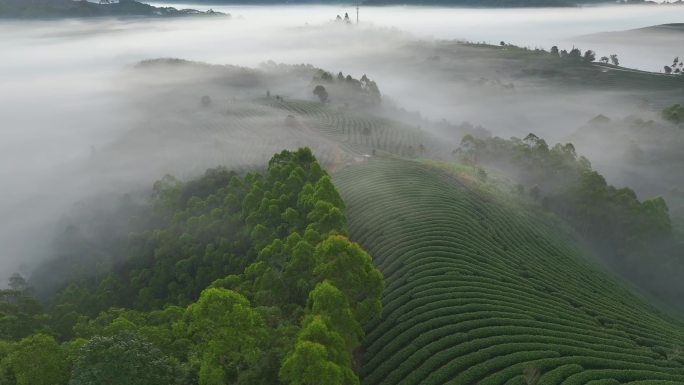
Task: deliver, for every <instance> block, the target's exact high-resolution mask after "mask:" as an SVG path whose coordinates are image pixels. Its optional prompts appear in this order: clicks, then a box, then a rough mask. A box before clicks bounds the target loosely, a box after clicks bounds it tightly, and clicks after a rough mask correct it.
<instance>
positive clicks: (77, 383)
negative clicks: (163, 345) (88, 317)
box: [50, 331, 182, 385]
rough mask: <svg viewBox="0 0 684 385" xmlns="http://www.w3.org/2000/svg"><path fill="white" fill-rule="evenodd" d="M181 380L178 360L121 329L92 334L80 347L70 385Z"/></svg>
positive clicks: (132, 384) (160, 384) (127, 384)
mask: <svg viewBox="0 0 684 385" xmlns="http://www.w3.org/2000/svg"><path fill="white" fill-rule="evenodd" d="M181 380H182V373H181V372H180V369H179V365H178V362H176V361H175V360H174V359H172V358H170V357H168V356H167V355H165V354H164V353H163V352H162V351H161V350H159V349H158V348H157V347H155V346H154V345H153V344H151V343H150V342H148V341H147V340H146V339H144V338H143V337H141V336H138V335H136V334H134V333H131V332H128V331H121V332H118V333H116V334H114V335H112V336H95V337H93V338H91V339H90V340H89V341H88V342H87V343H85V344H84V345H83V346H81V348H80V349H79V351H78V357H77V358H76V361H75V363H74V368H73V373H72V376H71V380H70V381H69V385H101V384H112V385H169V384H175V383H180V381H181ZM50 384H53V382H50Z"/></svg>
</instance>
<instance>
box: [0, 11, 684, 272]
mask: <svg viewBox="0 0 684 385" xmlns="http://www.w3.org/2000/svg"><path fill="white" fill-rule="evenodd" d="M164 5H168V4H164ZM171 5H172V6H176V7H178V8H199V7H200V6H197V5H193V4H171ZM213 8H214V10H218V11H223V12H227V13H230V14H231V16H232V17H230V18H227V17H226V18H211V19H193V18H185V19H172V20H162V19H159V20H144V19H97V20H63V21H31V22H27V21H22V22H11V21H1V22H0V36H1V37H2V38H0V52H2V53H3V55H2V60H0V89H2V93H0V135H1V137H2V140H1V141H0V157H1V159H0V178H1V179H0V180H2V181H3V195H2V197H0V278H4V277H8V276H9V275H10V274H11V273H12V272H14V271H21V272H22V273H25V274H28V273H29V272H30V270H31V268H32V267H33V265H34V264H35V263H36V262H38V261H40V260H42V259H44V258H45V257H46V256H47V254H48V250H49V247H50V243H51V241H52V237H53V234H54V231H55V227H56V226H57V224H58V223H59V222H60V220H61V219H62V218H63V216H64V215H65V213H67V212H69V210H70V209H71V208H72V207H73V205H74V204H75V203H76V202H79V201H82V200H84V199H88V198H89V197H92V196H97V195H102V194H104V195H107V194H123V193H127V192H130V191H144V190H145V189H149V188H150V186H151V185H152V183H153V182H154V181H155V180H156V179H159V178H161V177H162V176H163V175H164V174H167V173H169V174H173V175H176V176H179V177H189V176H192V175H196V174H198V173H200V172H202V170H203V169H205V168H207V167H212V166H216V165H219V164H222V165H225V166H227V167H229V168H248V167H250V165H255V164H258V163H260V162H262V163H263V160H264V159H267V157H268V155H270V154H271V153H273V152H275V151H279V150H280V149H282V148H284V147H286V148H296V147H298V146H301V145H310V146H313V147H315V148H316V149H319V150H321V152H323V153H325V154H328V155H327V156H328V157H329V158H330V159H337V158H339V157H340V156H341V155H339V154H341V153H342V151H338V150H337V149H336V148H337V146H338V145H337V144H335V143H332V142H330V141H326V140H325V139H324V138H321V137H316V136H314V135H306V134H304V135H302V134H301V133H299V134H297V133H296V132H294V131H288V128H287V127H286V126H285V125H284V124H283V116H282V114H280V113H279V114H275V115H269V113H272V111H270V112H269V111H266V112H265V115H264V117H263V118H262V120H263V121H262V122H260V123H258V125H259V126H261V127H263V128H264V130H266V129H268V127H277V128H282V129H281V130H277V131H264V132H266V133H268V137H269V139H268V140H263V141H259V134H263V133H264V132H257V133H254V135H253V136H252V137H230V138H218V139H217V138H214V137H210V138H208V139H206V140H205V139H202V135H203V134H200V136H199V139H198V140H197V142H192V140H190V139H188V137H186V136H185V135H186V133H187V132H188V130H191V129H193V128H195V127H215V126H217V125H221V124H224V123H222V121H223V120H221V119H224V117H225V114H226V109H227V110H228V111H230V103H234V102H235V101H234V99H235V98H237V99H238V102H239V99H240V98H246V97H256V96H258V95H263V94H264V93H265V92H266V91H270V92H272V93H273V94H279V95H282V96H283V97H286V98H289V97H292V98H302V99H313V95H311V90H310V89H309V88H308V87H309V81H310V80H309V79H302V80H301V81H296V82H291V81H290V80H287V79H285V78H280V77H279V75H278V73H277V71H275V72H273V71H271V72H269V70H267V69H264V68H263V66H262V64H263V63H265V62H268V61H269V60H272V61H274V62H275V63H285V64H311V65H313V66H315V67H317V68H321V69H323V70H326V71H329V72H331V73H333V74H336V73H337V72H339V71H342V72H344V74H345V75H346V74H351V75H352V76H353V77H355V78H360V77H361V76H362V75H364V74H366V75H368V76H369V77H370V78H372V79H373V80H375V81H377V83H378V85H379V87H380V90H381V92H382V94H383V105H384V108H385V109H384V110H381V111H379V113H380V114H383V113H384V114H392V113H394V112H396V111H403V112H406V114H408V115H410V116H414V118H412V119H409V118H407V119H406V123H407V124H409V125H412V126H420V127H421V129H422V130H424V131H425V132H427V133H428V134H429V135H432V136H433V138H435V141H436V142H439V143H440V145H441V146H442V147H443V148H440V149H439V151H442V152H443V153H447V154H448V151H449V150H450V149H453V148H456V147H457V146H458V143H459V142H460V140H461V137H462V134H463V132H460V131H458V130H454V131H453V132H448V131H447V132H445V131H440V130H438V129H436V128H434V127H433V126H434V125H435V124H436V122H439V121H441V120H443V119H445V120H446V121H447V122H448V123H450V124H454V125H458V124H460V123H462V122H470V123H471V124H472V125H474V126H482V127H484V128H485V129H486V130H487V131H489V132H490V133H492V134H495V135H499V136H503V137H509V136H513V135H517V136H524V135H525V134H527V133H528V132H536V133H537V134H539V135H543V136H545V137H547V138H549V140H550V141H558V140H561V139H564V138H567V137H569V136H570V135H571V134H573V133H574V132H575V130H576V129H577V128H578V127H581V126H582V125H584V124H586V122H587V121H588V120H590V119H592V118H593V117H595V116H596V115H598V114H606V115H609V116H616V117H621V116H626V115H628V114H630V113H632V112H634V111H635V110H637V108H638V106H639V105H640V104H641V103H642V100H641V96H635V95H634V93H633V92H630V91H629V90H619V89H618V90H603V89H599V88H592V87H573V86H572V85H568V86H567V87H565V86H564V85H562V84H556V83H550V82H547V81H545V80H543V79H538V78H535V77H534V76H523V75H521V73H524V72H522V70H523V69H524V68H517V67H515V66H516V64H515V63H514V61H511V60H501V59H497V58H486V57H480V56H479V51H478V50H477V47H468V46H462V47H455V48H454V49H453V50H451V49H449V47H452V45H453V44H454V43H453V42H452V41H453V40H463V41H472V42H487V43H494V44H496V45H498V44H499V41H504V42H505V43H508V44H513V45H518V46H522V47H530V48H535V47H538V48H543V49H549V48H550V47H551V46H553V45H558V46H559V47H560V48H565V49H570V48H571V47H572V46H573V45H574V44H580V43H581V48H582V49H595V50H597V53H598V55H599V56H601V55H608V54H612V53H616V54H618V55H619V56H620V58H621V64H623V65H624V66H626V67H631V68H638V69H645V70H656V69H658V68H660V67H661V63H662V62H663V61H665V62H667V61H669V60H671V56H675V55H676V54H677V53H675V51H676V49H677V48H680V49H681V47H678V46H677V42H676V41H673V42H672V43H671V45H672V46H671V47H666V48H665V49H663V50H662V52H661V53H659V54H657V55H656V54H654V55H647V56H644V55H642V54H641V53H640V52H641V50H642V48H643V47H640V46H639V45H634V44H632V45H630V46H626V45H620V44H610V42H608V43H601V44H603V45H601V46H600V49H599V43H598V42H597V43H596V44H597V47H593V46H590V45H589V44H588V43H587V42H586V40H582V39H585V38H586V35H588V34H594V33H598V32H606V31H618V30H626V29H632V28H641V27H645V26H650V25H656V24H663V23H670V22H676V21H679V20H681V19H682V18H683V17H684V9H682V7H674V8H671V7H655V6H652V7H626V8H620V9H619V10H617V9H614V8H611V7H605V8H587V9H585V8H578V9H562V10H555V9H544V10H541V9H531V10H527V9H526V10H478V9H468V10H463V9H447V10H445V9H437V8H427V7H426V8H411V7H391V8H371V7H368V8H366V7H364V8H362V9H361V15H360V17H361V20H362V23H361V24H360V25H359V26H358V27H357V26H351V25H340V24H336V23H333V22H332V20H333V19H334V18H335V16H336V15H338V14H341V15H343V14H344V13H345V12H349V14H350V16H352V17H353V16H354V13H353V12H354V9H353V7H352V6H306V7H303V6H288V7H273V6H269V7H237V6H216V7H213ZM644 44H648V43H644ZM670 51H672V52H673V53H672V54H670V53H668V52H670ZM682 53H684V52H682ZM155 58H181V59H186V60H191V61H197V62H204V63H209V64H215V65H224V64H227V65H233V66H242V67H248V68H252V69H257V71H261V72H258V73H257V74H256V75H254V76H255V77H256V78H258V79H262V80H263V79H269V81H268V82H266V83H264V82H261V80H259V81H256V82H255V83H254V84H249V85H241V84H227V85H226V84H219V83H217V82H216V80H217V79H223V76H224V75H223V74H219V75H215V76H214V75H212V74H211V72H212V71H210V70H206V69H199V70H198V71H190V72H187V73H185V72H183V71H177V70H175V69H173V68H171V69H169V70H168V71H166V72H164V71H162V72H163V73H162V72H159V73H155V72H154V71H150V72H146V71H144V70H143V71H142V72H141V70H140V69H139V68H137V67H136V64H137V63H139V62H140V61H142V60H146V59H155ZM260 68H261V69H260ZM220 71H221V70H219V72H220ZM229 71H238V70H237V69H234V68H233V69H229ZM206 72H210V74H207V73H206ZM225 76H227V77H228V78H229V79H236V78H237V77H233V78H231V77H230V76H232V75H225ZM228 83H230V81H229V82H228ZM653 94H654V95H653V100H652V102H653V103H655V104H656V105H660V104H665V103H666V102H669V101H670V100H671V99H673V97H672V95H670V94H665V95H663V94H662V93H656V92H655V91H654V92H653ZM204 95H208V96H210V97H211V99H212V106H211V107H210V108H208V109H204V110H202V109H199V104H200V100H201V97H202V96H204ZM679 95H681V93H680V94H679ZM659 97H660V98H662V99H663V100H662V101H661V100H658V98H659ZM659 103H660V104H659ZM393 111H394V112H393ZM408 115H407V116H408ZM269 116H270V117H269ZM216 141H218V142H219V144H218V145H216V146H218V147H211V146H214V145H215V143H216ZM208 148H209V149H210V150H207V149H208ZM211 148H213V149H214V150H211ZM590 150H591V149H589V148H587V151H590ZM439 151H436V153H439V154H442V153H441V152H439ZM592 151H597V150H592ZM598 151H600V150H598ZM598 151H597V152H598ZM216 154H222V155H221V156H220V157H217V155H216ZM589 155H591V154H589ZM439 156H441V155H439ZM324 157H325V156H324ZM349 161H353V160H349ZM606 169H607V167H606Z"/></svg>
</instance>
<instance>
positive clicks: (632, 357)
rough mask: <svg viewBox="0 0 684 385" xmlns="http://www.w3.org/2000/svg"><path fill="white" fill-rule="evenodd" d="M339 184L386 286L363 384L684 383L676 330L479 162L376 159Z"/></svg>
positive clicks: (367, 348) (355, 229)
mask: <svg viewBox="0 0 684 385" xmlns="http://www.w3.org/2000/svg"><path fill="white" fill-rule="evenodd" d="M335 180H336V183H337V184H338V186H340V189H341V192H342V196H343V198H344V199H345V201H346V203H347V211H348V215H349V218H350V222H349V226H350V234H351V236H352V238H353V239H355V240H357V241H358V242H359V243H360V244H361V245H363V246H364V248H365V249H366V250H368V251H369V252H370V253H371V255H373V256H374V261H375V263H376V264H377V266H378V268H379V269H380V271H381V272H382V273H383V275H384V276H385V283H386V289H385V293H384V295H383V299H382V301H383V313H382V317H381V319H380V320H378V321H376V322H373V323H372V324H371V325H369V327H368V329H367V337H366V339H365V340H364V343H363V355H364V357H365V358H366V363H365V365H364V367H363V368H362V370H361V378H362V383H363V384H367V385H380V384H383V385H395V384H402V385H410V384H463V385H467V384H487V385H493V384H499V385H504V384H508V385H512V384H527V385H535V384H559V385H560V384H564V385H570V384H611V385H612V384H641V385H646V384H652V385H655V384H681V383H684V356H682V355H681V346H682V344H683V343H684V329H683V328H682V324H681V322H679V321H674V320H673V319H671V318H669V316H667V315H665V314H663V313H661V312H659V311H658V310H656V309H655V308H653V307H652V306H650V305H647V304H646V302H645V300H644V298H643V297H640V296H639V295H636V294H635V292H634V291H632V290H630V289H629V288H628V287H627V286H626V285H625V283H624V281H621V280H620V279H619V278H617V277H615V276H612V275H610V274H608V273H606V272H605V269H604V268H603V267H602V266H600V265H599V264H597V263H596V259H594V258H593V257H592V255H591V253H590V252H588V251H587V250H586V249H585V248H583V247H582V243H581V242H578V238H577V236H576V233H575V232H574V231H572V230H571V229H570V227H568V226H567V225H564V224H563V223H562V222H561V221H559V220H558V219H557V218H556V217H554V216H553V215H548V214H545V213H543V212H541V210H540V209H539V208H538V207H536V206H535V205H534V204H532V203H530V202H529V201H527V200H526V199H525V198H521V197H520V196H516V195H515V194H514V193H512V192H510V193H509V192H508V191H507V190H505V189H503V190H502V189H501V188H500V186H498V185H497V184H495V182H487V181H485V180H486V178H482V177H480V178H478V173H477V172H476V169H475V168H468V167H466V166H460V167H454V166H444V165H443V164H426V163H424V162H419V161H412V160H401V159H375V160H371V161H369V162H366V163H364V164H362V165H358V166H354V167H349V168H347V169H345V170H342V171H340V172H338V173H337V174H336V175H335Z"/></svg>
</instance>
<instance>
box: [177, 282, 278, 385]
mask: <svg viewBox="0 0 684 385" xmlns="http://www.w3.org/2000/svg"><path fill="white" fill-rule="evenodd" d="M186 317H187V333H188V335H189V338H190V339H191V340H193V341H195V344H196V345H195V348H196V349H197V352H196V353H195V354H197V356H199V357H200V362H201V363H200V369H199V383H200V385H220V384H225V383H226V382H228V383H244V382H243V381H242V378H241V376H244V375H245V372H248V369H249V367H250V366H251V365H254V363H256V361H257V360H258V358H259V354H260V349H259V347H260V346H263V342H264V340H265V339H266V336H267V332H266V328H265V326H264V323H263V320H262V319H261V317H260V315H259V314H258V313H257V312H256V311H255V310H254V309H253V308H252V307H251V306H250V303H249V301H247V299H246V298H245V297H243V296H242V295H240V294H238V293H235V292H232V291H229V290H225V289H217V288H209V289H206V290H204V291H203V292H202V295H201V296H200V298H199V300H198V301H197V302H196V303H194V304H192V305H190V306H189V307H188V309H187V314H186Z"/></svg>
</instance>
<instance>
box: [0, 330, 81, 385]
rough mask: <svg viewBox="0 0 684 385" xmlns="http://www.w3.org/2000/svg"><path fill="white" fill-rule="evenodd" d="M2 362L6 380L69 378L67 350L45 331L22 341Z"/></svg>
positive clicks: (32, 382)
mask: <svg viewBox="0 0 684 385" xmlns="http://www.w3.org/2000/svg"><path fill="white" fill-rule="evenodd" d="M1 365H2V371H3V373H4V374H5V376H4V377H5V380H9V379H11V380H10V381H9V383H14V384H16V385H55V384H66V383H67V381H68V379H69V363H68V360H67V352H66V351H65V349H64V348H63V347H62V346H60V345H59V344H58V343H57V341H55V339H54V338H52V337H51V336H48V335H45V334H35V335H32V336H29V337H26V338H24V339H22V340H21V341H19V342H18V343H17V344H16V346H14V347H13V348H12V351H11V353H9V354H8V355H7V356H6V357H5V358H4V359H3V360H2V364H1Z"/></svg>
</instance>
